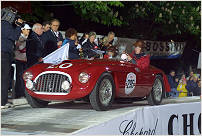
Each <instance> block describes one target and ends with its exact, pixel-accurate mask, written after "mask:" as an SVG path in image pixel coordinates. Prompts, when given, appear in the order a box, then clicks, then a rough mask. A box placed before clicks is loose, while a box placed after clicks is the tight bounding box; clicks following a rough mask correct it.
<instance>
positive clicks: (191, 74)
mask: <svg viewBox="0 0 202 136" xmlns="http://www.w3.org/2000/svg"><path fill="white" fill-rule="evenodd" d="M193 75H194V72H193V71H190V72H189V76H188V77H187V78H186V79H187V81H188V80H190V79H193V78H192V77H193Z"/></svg>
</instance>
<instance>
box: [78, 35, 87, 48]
mask: <svg viewBox="0 0 202 136" xmlns="http://www.w3.org/2000/svg"><path fill="white" fill-rule="evenodd" d="M88 38H89V34H88V33H84V34H83V36H82V37H81V39H80V40H79V44H80V45H81V46H82V45H83V44H84V43H85V42H87V40H88Z"/></svg>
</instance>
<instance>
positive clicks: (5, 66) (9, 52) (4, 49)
mask: <svg viewBox="0 0 202 136" xmlns="http://www.w3.org/2000/svg"><path fill="white" fill-rule="evenodd" d="M22 23H23V20H22V19H18V20H17V21H15V22H14V24H16V26H15V27H14V26H13V25H12V24H11V23H9V22H8V21H5V20H1V66H2V67H1V108H4V106H5V105H6V104H7V102H8V87H9V72H10V68H11V62H12V60H13V48H14V44H15V40H18V39H19V36H20V33H21V27H22Z"/></svg>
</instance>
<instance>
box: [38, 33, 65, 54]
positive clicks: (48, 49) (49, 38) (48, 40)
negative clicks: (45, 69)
mask: <svg viewBox="0 0 202 136" xmlns="http://www.w3.org/2000/svg"><path fill="white" fill-rule="evenodd" d="M41 38H42V41H43V46H44V56H47V55H48V54H50V53H52V52H54V51H55V50H57V49H58V46H57V43H58V42H59V41H63V40H64V39H63V37H62V34H61V33H60V32H59V36H58V37H57V36H56V35H55V33H54V32H53V31H52V30H48V31H47V32H45V33H43V35H42V36H41Z"/></svg>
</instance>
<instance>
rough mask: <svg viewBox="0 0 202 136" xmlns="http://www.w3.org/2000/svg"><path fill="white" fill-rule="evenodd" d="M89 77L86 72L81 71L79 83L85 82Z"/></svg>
mask: <svg viewBox="0 0 202 136" xmlns="http://www.w3.org/2000/svg"><path fill="white" fill-rule="evenodd" d="M89 77H90V76H89V75H88V74H87V73H85V72H82V73H81V74H80V75H79V82H81V83H87V82H88V79H89Z"/></svg>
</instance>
